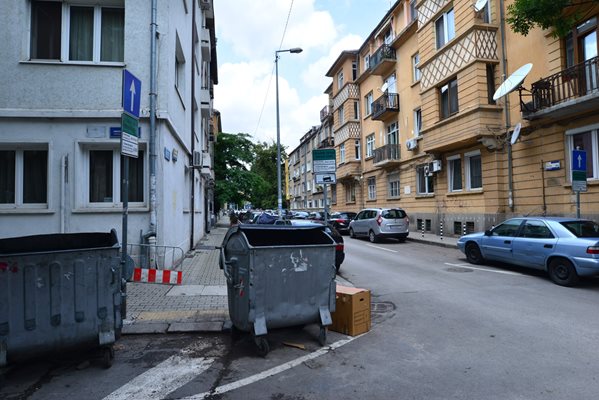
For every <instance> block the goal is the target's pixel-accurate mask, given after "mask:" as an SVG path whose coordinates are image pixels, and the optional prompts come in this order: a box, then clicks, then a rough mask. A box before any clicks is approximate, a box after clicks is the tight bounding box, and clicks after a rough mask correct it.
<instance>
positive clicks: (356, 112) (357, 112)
mask: <svg viewBox="0 0 599 400" xmlns="http://www.w3.org/2000/svg"><path fill="white" fill-rule="evenodd" d="M359 118H360V102H359V101H354V119H359Z"/></svg>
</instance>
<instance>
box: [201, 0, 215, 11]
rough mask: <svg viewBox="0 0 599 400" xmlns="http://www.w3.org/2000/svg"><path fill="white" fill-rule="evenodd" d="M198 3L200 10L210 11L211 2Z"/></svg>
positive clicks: (203, 0) (208, 0)
mask: <svg viewBox="0 0 599 400" xmlns="http://www.w3.org/2000/svg"><path fill="white" fill-rule="evenodd" d="M199 3H200V8H201V9H202V10H210V9H211V8H212V0H200V1H199Z"/></svg>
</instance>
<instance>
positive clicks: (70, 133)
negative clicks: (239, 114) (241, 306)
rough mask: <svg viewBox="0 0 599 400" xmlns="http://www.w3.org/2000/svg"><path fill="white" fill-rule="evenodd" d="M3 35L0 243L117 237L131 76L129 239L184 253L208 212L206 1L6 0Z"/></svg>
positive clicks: (210, 28)
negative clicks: (133, 137)
mask: <svg viewBox="0 0 599 400" xmlns="http://www.w3.org/2000/svg"><path fill="white" fill-rule="evenodd" d="M0 33H1V35H0V37H1V38H3V40H2V41H1V42H0V54H2V57H0V238H6V237H15V236H23V235H32V234H42V233H62V232H92V231H94V232H98V231H104V232H107V231H109V230H110V229H112V228H114V229H116V230H117V232H118V233H119V238H120V237H121V230H122V220H123V204H122V196H121V181H122V176H121V170H122V156H121V153H120V125H121V114H122V111H123V108H122V104H121V96H122V92H123V88H122V76H123V70H124V69H127V70H128V71H129V72H131V73H132V74H134V75H135V76H136V77H137V78H139V79H140V80H141V82H142V85H141V93H139V94H135V95H140V96H141V104H140V116H139V127H140V138H139V155H138V158H130V159H129V160H130V161H129V165H130V167H129V191H128V193H129V209H128V230H127V236H128V242H129V243H144V242H145V241H146V240H147V238H148V237H152V236H154V237H155V239H156V243H157V244H160V245H167V246H176V247H181V248H183V249H184V250H189V249H191V248H193V246H194V245H195V244H196V243H197V242H198V241H199V240H200V239H201V238H202V237H203V236H204V234H205V233H206V232H207V231H209V229H210V226H211V221H212V213H213V206H212V204H213V195H212V187H213V184H214V179H213V177H214V174H213V171H212V162H211V160H212V159H213V157H212V155H213V153H212V152H213V149H212V147H213V146H212V144H213V143H212V142H211V140H212V138H213V135H212V129H211V127H210V124H211V114H212V93H213V90H212V88H213V85H214V84H217V83H218V75H217V67H216V66H217V63H216V43H215V42H216V41H215V27H214V13H213V8H212V0H182V1H170V0H93V1H92V0H77V1H73V2H70V1H46V0H42V1H37V0H4V2H3V7H1V8H0ZM194 154H195V156H194Z"/></svg>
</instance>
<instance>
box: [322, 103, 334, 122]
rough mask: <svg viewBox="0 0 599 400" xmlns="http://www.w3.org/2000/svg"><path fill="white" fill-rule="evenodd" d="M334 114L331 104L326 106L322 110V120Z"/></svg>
mask: <svg viewBox="0 0 599 400" xmlns="http://www.w3.org/2000/svg"><path fill="white" fill-rule="evenodd" d="M332 116H333V113H332V112H331V107H330V106H324V108H323V109H322V110H320V122H324V121H325V120H326V119H327V118H329V117H332Z"/></svg>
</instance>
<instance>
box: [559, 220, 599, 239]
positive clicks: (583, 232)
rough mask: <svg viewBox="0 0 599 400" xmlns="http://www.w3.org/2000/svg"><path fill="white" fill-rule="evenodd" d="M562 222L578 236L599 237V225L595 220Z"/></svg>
mask: <svg viewBox="0 0 599 400" xmlns="http://www.w3.org/2000/svg"><path fill="white" fill-rule="evenodd" d="M561 224H562V225H563V226H565V227H566V229H568V230H569V231H570V232H572V233H573V234H574V235H575V236H576V237H579V238H599V225H598V224H596V223H595V222H593V221H566V222H562V223H561Z"/></svg>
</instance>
